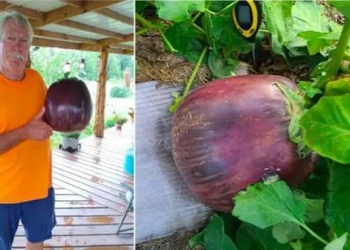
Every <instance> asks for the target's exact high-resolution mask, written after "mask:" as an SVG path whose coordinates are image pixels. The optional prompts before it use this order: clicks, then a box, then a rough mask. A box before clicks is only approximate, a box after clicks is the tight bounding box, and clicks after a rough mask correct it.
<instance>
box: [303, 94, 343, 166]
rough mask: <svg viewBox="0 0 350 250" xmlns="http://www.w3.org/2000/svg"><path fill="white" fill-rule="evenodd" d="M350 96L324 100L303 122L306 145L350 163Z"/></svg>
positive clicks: (337, 159) (313, 108) (307, 114)
mask: <svg viewBox="0 0 350 250" xmlns="http://www.w3.org/2000/svg"><path fill="white" fill-rule="evenodd" d="M349 107H350V94H346V95H342V96H332V97H322V98H321V99H320V100H319V101H318V102H317V104H315V105H314V106H313V107H312V108H311V109H310V110H309V111H308V112H306V114H305V115H304V116H303V117H302V118H301V119H300V126H301V128H302V129H303V130H304V132H305V134H304V141H305V143H306V145H307V146H308V147H309V148H311V149H313V150H314V151H316V152H317V153H318V154H319V155H321V156H324V157H327V158H330V159H332V160H334V161H337V162H340V163H344V164H347V163H350V143H349V142H350V109H349Z"/></svg>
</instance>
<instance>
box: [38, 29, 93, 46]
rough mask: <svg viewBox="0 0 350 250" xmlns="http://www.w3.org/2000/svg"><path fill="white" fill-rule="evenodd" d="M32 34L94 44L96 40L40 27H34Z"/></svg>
mask: <svg viewBox="0 0 350 250" xmlns="http://www.w3.org/2000/svg"><path fill="white" fill-rule="evenodd" d="M34 35H35V36H43V37H47V38H54V39H59V40H64V41H75V42H81V43H91V44H96V43H97V41H96V40H93V39H89V38H85V37H81V36H73V35H67V34H63V33H58V32H53V31H47V30H40V29H34Z"/></svg>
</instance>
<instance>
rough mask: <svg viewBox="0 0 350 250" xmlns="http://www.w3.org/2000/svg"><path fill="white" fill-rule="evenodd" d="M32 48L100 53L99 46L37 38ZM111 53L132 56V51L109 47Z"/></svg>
mask: <svg viewBox="0 0 350 250" xmlns="http://www.w3.org/2000/svg"><path fill="white" fill-rule="evenodd" d="M32 45H33V46H39V47H58V48H63V49H74V50H86V51H100V49H101V45H97V44H95V45H94V44H87V43H72V42H65V41H57V40H56V41H55V40H49V39H44V38H37V37H35V38H34V39H33V44H32ZM109 49H110V52H111V53H117V54H127V55H133V50H129V49H119V48H114V47H109Z"/></svg>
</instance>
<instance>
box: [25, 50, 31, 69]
mask: <svg viewBox="0 0 350 250" xmlns="http://www.w3.org/2000/svg"><path fill="white" fill-rule="evenodd" d="M31 67H32V59H31V58H30V52H28V60H27V62H26V68H27V69H30V68H31Z"/></svg>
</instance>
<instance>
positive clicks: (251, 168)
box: [172, 75, 315, 212]
mask: <svg viewBox="0 0 350 250" xmlns="http://www.w3.org/2000/svg"><path fill="white" fill-rule="evenodd" d="M275 83H279V84H282V85H284V86H286V87H288V88H289V89H291V90H293V91H297V86H296V84H295V83H294V82H293V81H291V80H289V79H287V78H285V77H281V76H275V75H247V76H235V77H228V78H223V79H219V80H215V81H213V82H211V83H208V84H206V85H203V86H201V87H199V88H197V89H196V90H194V91H193V92H192V93H191V94H189V95H188V96H187V97H186V98H185V99H184V100H183V102H182V104H181V105H180V107H179V108H178V110H177V111H176V112H175V113H174V116H173V120H172V150H173V157H174V160H175V164H176V166H177V168H178V170H179V172H180V174H181V176H182V178H183V180H184V182H185V183H186V184H187V186H188V187H189V189H190V190H191V192H192V193H193V194H194V195H195V196H196V197H197V198H198V199H199V200H200V201H202V202H203V203H204V204H206V205H207V206H209V207H210V208H212V209H213V210H216V211H223V212H230V211H231V210H232V208H233V205H234V202H233V197H234V195H235V194H236V193H237V192H238V191H241V190H244V189H245V188H246V187H247V186H248V185H249V184H253V183H256V182H259V181H261V180H263V179H264V178H265V177H266V176H269V175H275V174H277V175H278V176H279V177H280V178H281V179H282V180H285V181H286V182H287V183H288V184H289V185H290V186H296V185H298V184H299V183H300V182H301V181H302V180H304V179H305V178H306V177H307V176H308V175H309V174H310V173H311V172H312V171H313V169H314V165H315V157H314V154H311V155H309V156H308V157H306V158H304V159H301V158H299V156H298V154H297V145H296V144H295V143H293V142H292V141H291V140H290V139H289V135H288V126H289V122H290V117H291V115H290V114H289V111H288V108H287V100H286V97H285V96H284V95H283V93H282V91H281V90H280V88H278V87H277V86H276V84H275Z"/></svg>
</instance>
